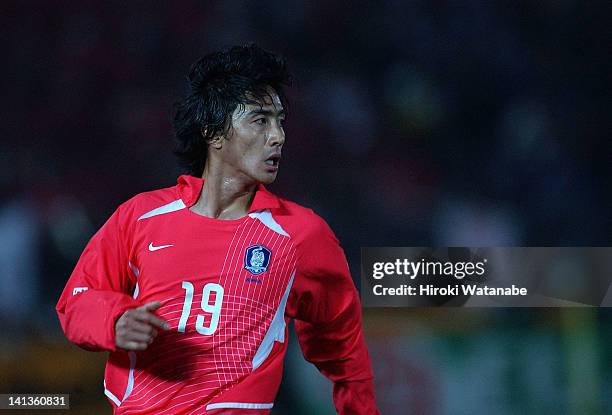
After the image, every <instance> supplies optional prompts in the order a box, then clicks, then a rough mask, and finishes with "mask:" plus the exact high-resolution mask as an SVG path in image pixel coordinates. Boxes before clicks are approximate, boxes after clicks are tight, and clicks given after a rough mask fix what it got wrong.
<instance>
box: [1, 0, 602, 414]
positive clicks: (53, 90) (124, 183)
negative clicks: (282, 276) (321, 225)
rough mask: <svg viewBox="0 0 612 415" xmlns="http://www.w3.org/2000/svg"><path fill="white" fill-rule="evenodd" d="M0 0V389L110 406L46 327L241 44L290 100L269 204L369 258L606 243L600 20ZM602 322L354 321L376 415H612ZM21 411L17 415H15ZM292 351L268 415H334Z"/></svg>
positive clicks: (461, 316) (96, 377)
mask: <svg viewBox="0 0 612 415" xmlns="http://www.w3.org/2000/svg"><path fill="white" fill-rule="evenodd" d="M155 3H156V4H152V2H144V1H132V2H94V1H88V0H85V1H80V2H74V1H25V2H21V1H3V2H2V4H1V5H0V10H1V11H2V12H1V16H2V24H1V25H0V32H1V33H2V39H3V42H2V43H3V56H4V58H3V62H4V63H3V64H2V65H1V66H0V71H1V73H2V76H0V82H2V93H3V96H4V99H2V100H1V101H0V106H1V107H2V114H3V122H2V123H0V133H1V136H2V139H1V140H0V161H1V163H0V244H1V246H2V250H0V284H1V287H2V289H1V290H0V324H1V327H2V334H1V335H0V393H9V392H22V393H26V392H30V393H33V392H38V393H43V392H56V393H70V394H71V404H72V407H73V409H72V410H71V411H70V412H71V413H75V414H76V413H83V414H91V413H100V414H103V413H107V414H110V413H111V412H112V411H111V407H110V404H108V403H107V402H106V398H105V397H104V395H103V388H102V375H103V365H104V361H105V358H106V356H105V354H103V353H98V354H95V353H88V352H85V351H82V350H80V349H78V348H77V347H75V346H72V345H70V344H69V343H68V342H67V341H66V340H65V338H64V337H63V335H62V333H61V329H60V327H59V322H58V321H57V317H56V314H55V312H54V305H55V302H56V301H57V299H58V297H59V294H60V292H61V290H62V289H63V286H64V283H65V282H66V280H67V278H68V276H69V274H70V272H71V270H72V268H73V266H74V265H75V263H76V260H77V258H78V256H79V254H80V252H81V251H82V249H83V248H84V246H85V244H86V243H87V241H88V239H89V238H90V237H91V236H92V235H93V233H94V232H95V230H96V229H97V228H99V227H100V226H101V225H102V224H103V223H104V221H105V220H106V218H108V216H110V214H111V213H112V212H113V211H114V209H115V208H116V207H117V206H118V205H119V204H120V203H122V202H123V201H125V200H126V199H128V198H130V197H131V196H133V195H135V194H137V193H140V192H143V191H147V190H152V189H155V188H160V187H166V186H171V185H173V184H174V183H175V182H176V177H177V176H178V175H179V174H180V170H179V169H178V167H177V165H176V163H175V160H174V157H173V155H172V148H173V141H172V131H171V125H170V119H171V115H172V105H173V103H174V102H176V101H177V100H178V99H179V98H180V97H181V96H182V94H183V92H184V91H185V87H186V81H185V77H186V74H187V71H188V68H189V65H190V64H191V63H192V62H193V61H195V60H196V59H197V58H198V57H200V56H201V55H203V54H206V53H209V52H211V51H214V50H217V49H219V48H225V47H228V46H231V45H234V44H245V43H247V42H251V41H253V42H256V43H258V44H259V45H260V46H263V47H265V48H268V49H270V50H273V51H276V52H280V53H282V54H283V55H284V56H286V58H287V59H288V61H289V63H290V67H291V68H292V70H293V72H294V74H295V78H296V83H295V85H294V87H293V88H292V89H291V90H290V91H289V94H288V95H289V98H290V107H289V111H290V115H289V118H288V121H287V123H286V129H285V130H286V134H287V142H286V144H285V148H284V149H283V162H282V169H281V172H280V174H279V178H278V180H277V182H276V183H275V184H274V185H272V186H270V188H271V190H272V191H274V192H276V193H277V194H279V195H281V196H282V197H285V198H288V199H291V200H294V201H296V202H298V203H300V204H303V205H306V206H308V207H311V208H313V209H314V210H315V211H317V212H318V213H319V214H320V215H321V216H323V217H324V218H326V219H327V220H328V222H329V223H330V225H331V226H332V228H333V229H334V230H335V232H336V234H337V235H338V237H339V239H340V241H341V242H342V244H343V247H344V248H345V251H346V254H347V257H348V259H349V263H350V265H351V269H352V271H353V276H354V278H355V281H356V283H357V281H359V248H360V247H362V246H449V245H450V246H453V245H454V246H457V245H458V246H606V245H610V240H611V235H612V215H611V214H610V212H611V211H612V196H611V192H610V191H609V190H606V188H608V189H609V187H608V186H610V181H611V179H612V146H611V145H610V141H609V131H610V116H609V112H610V111H609V106H610V102H611V99H610V98H611V95H612V94H611V93H610V88H609V85H610V76H609V74H610V73H611V69H612V68H611V67H610V57H609V55H610V53H609V52H610V38H609V35H610V30H609V27H610V21H611V19H610V18H611V17H612V16H611V15H612V14H611V13H610V3H609V2H603V1H602V2H581V1H577V0H559V1H553V0H547V1H540V2H531V1H513V2H487V1H472V0H466V1H461V2H459V1H431V0H427V1H416V0H414V1H399V0H391V1H378V2H354V1H351V2H348V1H344V2H343V1H337V0H334V1H331V0H330V1H325V2H317V3H315V2H306V1H299V0H284V1H279V0H269V1H267V2H240V1H223V2H214V3H213V2H199V1H181V2H159V3H158V2H155ZM611 324H612V313H611V312H610V311H608V309H591V310H586V309H544V310H542V309H537V310H536V309H512V310H510V309H507V310H505V309H487V310H486V311H485V310H482V311H479V310H469V309H457V310H453V309H440V310H437V309H403V310H402V309H393V310H392V309H366V310H364V329H365V333H366V338H367V341H368V344H369V347H370V352H371V356H372V365H373V368H374V373H375V376H376V378H375V386H376V392H377V398H378V402H379V405H380V409H381V412H382V413H383V414H490V413H496V414H514V413H530V414H531V413H538V414H560V413H564V414H605V413H612V398H611V395H610V390H612V328H611V327H612V325H611ZM22 413H23V412H22ZM331 413H334V412H333V406H332V404H331V386H330V384H329V382H327V381H326V380H325V379H323V378H322V376H320V375H319V374H318V373H317V372H316V369H314V368H313V367H312V366H310V365H307V364H305V363H303V359H302V357H301V355H300V351H299V347H297V346H296V344H295V341H294V339H293V338H292V340H291V348H290V351H289V353H288V358H287V365H286V370H285V380H284V382H283V385H282V387H281V393H280V394H279V397H278V399H277V401H276V404H275V409H274V411H273V414H298V415H299V414H331Z"/></svg>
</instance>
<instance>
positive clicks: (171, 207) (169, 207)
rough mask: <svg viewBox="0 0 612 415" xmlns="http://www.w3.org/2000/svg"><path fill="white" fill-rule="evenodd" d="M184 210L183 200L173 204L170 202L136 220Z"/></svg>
mask: <svg viewBox="0 0 612 415" xmlns="http://www.w3.org/2000/svg"><path fill="white" fill-rule="evenodd" d="M184 208H185V203H183V200H182V199H177V200H175V201H174V202H170V203H168V204H166V205H163V206H160V207H158V208H155V209H153V210H150V211H148V212H147V213H145V214H144V215H142V216H141V217H139V218H138V220H141V219H147V218H150V217H152V216H157V215H163V214H164V213H170V212H176V211H177V210H181V209H184Z"/></svg>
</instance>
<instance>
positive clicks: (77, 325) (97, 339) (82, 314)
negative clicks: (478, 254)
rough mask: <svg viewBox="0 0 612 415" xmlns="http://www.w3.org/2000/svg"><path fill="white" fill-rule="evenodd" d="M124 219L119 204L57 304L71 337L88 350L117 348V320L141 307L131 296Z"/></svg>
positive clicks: (89, 244) (92, 240)
mask: <svg viewBox="0 0 612 415" xmlns="http://www.w3.org/2000/svg"><path fill="white" fill-rule="evenodd" d="M122 219H123V213H122V207H119V209H117V211H116V212H115V213H114V214H113V215H112V216H111V217H110V218H109V220H108V221H107V222H106V223H105V224H104V225H103V226H102V228H100V230H99V231H98V232H97V233H96V234H95V235H94V236H93V237H92V238H91V240H90V241H89V243H88V244H87V246H86V248H85V250H84V251H83V253H82V254H81V257H80V258H79V261H78V262H77V265H76V267H75V269H74V271H73V272H72V275H71V276H70V279H69V280H68V283H67V284H66V287H65V288H64V291H63V292H62V295H61V297H60V299H59V302H58V303H57V306H56V310H57V313H58V316H59V320H60V323H61V325H62V329H63V330H64V333H65V334H66V337H67V338H68V340H70V341H71V342H73V343H75V344H76V345H78V346H80V347H82V348H84V349H87V350H92V351H102V350H109V351H113V350H117V347H116V345H115V322H116V321H117V319H118V318H119V317H120V316H121V315H122V314H123V313H124V312H125V311H126V310H128V309H131V308H135V307H138V306H139V303H138V302H137V301H136V300H134V299H133V298H132V296H131V295H130V293H131V292H132V291H133V289H134V286H135V284H136V280H135V277H134V276H132V275H130V273H131V271H129V270H128V266H129V265H128V262H129V259H128V243H127V240H128V238H127V235H126V233H125V232H124V230H123V226H122V223H121V222H122Z"/></svg>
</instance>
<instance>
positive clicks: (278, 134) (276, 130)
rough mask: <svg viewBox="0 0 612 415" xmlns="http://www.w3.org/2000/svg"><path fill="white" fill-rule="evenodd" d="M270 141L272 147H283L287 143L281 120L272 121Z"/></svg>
mask: <svg viewBox="0 0 612 415" xmlns="http://www.w3.org/2000/svg"><path fill="white" fill-rule="evenodd" d="M268 142H269V143H270V146H272V147H282V145H283V144H285V131H284V130H283V126H282V125H281V124H280V122H276V123H272V127H270V135H269V136H268Z"/></svg>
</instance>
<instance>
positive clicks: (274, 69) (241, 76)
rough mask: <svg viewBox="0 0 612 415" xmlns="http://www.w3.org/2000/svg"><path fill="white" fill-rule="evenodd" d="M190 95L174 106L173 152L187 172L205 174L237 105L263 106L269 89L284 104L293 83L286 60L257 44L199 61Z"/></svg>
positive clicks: (193, 70)
mask: <svg viewBox="0 0 612 415" xmlns="http://www.w3.org/2000/svg"><path fill="white" fill-rule="evenodd" d="M187 79H188V81H189V91H188V93H187V95H186V96H185V97H184V98H183V100H181V101H180V102H178V103H177V104H176V105H175V112H174V117H173V122H172V124H173V127H174V136H175V139H176V147H175V150H174V153H175V154H176V156H177V157H178V159H179V164H180V165H181V166H182V167H183V168H184V169H185V170H186V173H188V174H191V175H193V176H201V175H202V173H203V171H204V164H205V162H206V154H207V151H208V143H209V140H211V139H212V138H214V137H216V136H218V135H226V136H227V133H228V131H229V129H230V128H231V117H232V114H233V113H234V110H235V109H236V108H237V107H238V106H242V107H243V108H244V106H245V105H246V104H255V105H262V102H264V100H265V99H266V97H267V98H271V97H270V92H269V90H268V88H269V87H271V88H272V89H274V91H275V92H276V93H277V94H278V96H279V98H280V100H281V103H283V106H285V104H286V97H285V95H284V93H283V86H288V85H290V83H291V75H290V74H289V71H288V69H287V64H286V62H285V59H284V58H283V57H281V56H279V55H276V54H274V53H271V52H269V51H266V50H264V49H262V48H260V47H258V46H256V45H254V44H250V45H247V46H234V47H232V48H230V49H227V50H224V51H220V52H214V53H211V54H209V55H206V56H204V57H202V58H200V59H199V60H197V61H196V62H195V63H194V64H193V65H191V68H190V70H189V76H188V77H187Z"/></svg>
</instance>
